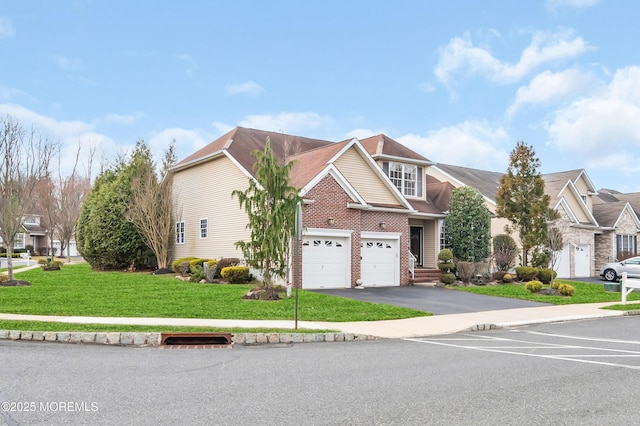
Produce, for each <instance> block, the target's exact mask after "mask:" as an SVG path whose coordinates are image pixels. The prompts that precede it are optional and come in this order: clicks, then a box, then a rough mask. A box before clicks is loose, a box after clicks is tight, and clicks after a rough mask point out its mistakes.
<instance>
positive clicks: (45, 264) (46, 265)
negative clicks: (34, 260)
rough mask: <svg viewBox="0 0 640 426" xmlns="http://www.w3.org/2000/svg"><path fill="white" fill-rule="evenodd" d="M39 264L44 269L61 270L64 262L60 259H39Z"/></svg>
mask: <svg viewBox="0 0 640 426" xmlns="http://www.w3.org/2000/svg"><path fill="white" fill-rule="evenodd" d="M38 265H40V267H41V268H42V270H43V271H59V270H60V269H61V268H62V265H63V263H62V262H61V261H59V260H50V259H38Z"/></svg>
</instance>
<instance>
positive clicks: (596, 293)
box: [451, 280, 640, 305]
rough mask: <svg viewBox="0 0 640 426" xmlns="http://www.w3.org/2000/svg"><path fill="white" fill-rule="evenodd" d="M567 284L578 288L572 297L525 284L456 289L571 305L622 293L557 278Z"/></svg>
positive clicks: (607, 299) (611, 298)
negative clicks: (534, 289)
mask: <svg viewBox="0 0 640 426" xmlns="http://www.w3.org/2000/svg"><path fill="white" fill-rule="evenodd" d="M556 282H561V283H565V284H570V285H572V286H574V287H575V288H576V292H575V294H574V295H573V296H571V297H565V296H545V295H543V294H536V293H530V292H529V291H528V290H527V289H525V288H524V284H500V285H495V286H493V285H490V286H470V287H455V286H452V287H451V288H454V289H456V290H460V291H466V292H469V293H475V294H485V295H487V296H500V297H510V298H513V299H524V300H531V301H534V302H544V303H552V304H554V305H569V304H573V303H600V302H619V301H620V299H621V297H620V293H612V292H607V291H604V286H603V285H602V284H593V283H583V282H578V281H568V280H556ZM628 300H640V293H631V294H630V295H629V297H628Z"/></svg>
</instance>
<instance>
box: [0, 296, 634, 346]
mask: <svg viewBox="0 0 640 426" xmlns="http://www.w3.org/2000/svg"><path fill="white" fill-rule="evenodd" d="M614 304H616V303H591V304H578V305H560V306H545V307H540V308H521V309H505V310H499V311H486V312H474V313H466V314H454V315H434V316H430V317H419V318H407V319H399V320H389V321H360V322H311V321H299V322H298V328H305V329H312V330H323V329H324V330H338V331H340V332H343V333H353V334H360V335H367V336H375V337H377V338H391V339H395V338H407V337H419V336H433V335H439V334H451V333H458V332H461V331H465V330H472V329H490V328H500V327H509V326H519V325H526V324H538V323H545V322H558V321H571V320H579V319H590V318H605V317H615V316H623V315H628V313H626V312H624V311H610V310H603V309H600V308H601V307H603V306H608V305H614ZM0 320H15V321H49V322H60V323H80V324H127V325H168V326H206V327H224V328H232V327H239V328H282V329H293V328H294V326H295V324H294V321H293V320H291V321H286V320H279V321H276V320H271V321H260V320H228V319H197V318H132V317H80V316H46V315H19V314H0Z"/></svg>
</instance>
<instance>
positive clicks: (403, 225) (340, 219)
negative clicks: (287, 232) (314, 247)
mask: <svg viewBox="0 0 640 426" xmlns="http://www.w3.org/2000/svg"><path fill="white" fill-rule="evenodd" d="M304 198H305V199H309V200H313V202H312V203H310V204H306V205H305V206H304V211H303V216H302V222H303V224H304V227H305V228H322V229H341V230H351V231H353V233H352V234H351V286H352V287H355V286H356V281H357V280H358V279H359V278H360V233H361V232H362V231H370V232H397V233H401V234H402V236H401V237H400V247H399V248H398V249H399V255H400V284H401V285H408V284H409V278H410V277H409V266H408V265H409V259H408V252H409V214H408V213H394V212H377V211H363V210H358V209H352V208H347V204H348V203H354V202H355V200H353V199H351V197H350V196H349V195H347V193H346V192H345V191H344V189H342V187H341V186H340V185H339V184H338V182H336V180H335V179H334V178H333V177H332V176H330V175H327V176H326V177H325V178H324V179H322V180H321V181H320V182H319V183H318V184H317V185H316V186H314V187H313V188H312V189H311V190H310V191H309V192H308V193H307V194H306V195H305V197H304ZM329 218H333V220H334V223H333V224H329V223H328V219H329ZM381 222H384V223H385V224H386V228H385V229H382V228H381V227H380V223H381Z"/></svg>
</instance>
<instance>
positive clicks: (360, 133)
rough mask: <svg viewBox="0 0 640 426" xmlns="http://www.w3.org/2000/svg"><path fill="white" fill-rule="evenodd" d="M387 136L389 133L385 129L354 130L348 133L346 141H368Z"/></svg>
mask: <svg viewBox="0 0 640 426" xmlns="http://www.w3.org/2000/svg"><path fill="white" fill-rule="evenodd" d="M383 133H384V134H386V133H387V132H386V131H385V130H383V129H380V130H372V129H353V130H351V131H350V132H348V133H347V137H346V139H353V138H357V139H366V138H369V137H371V136H375V135H380V134H383Z"/></svg>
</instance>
